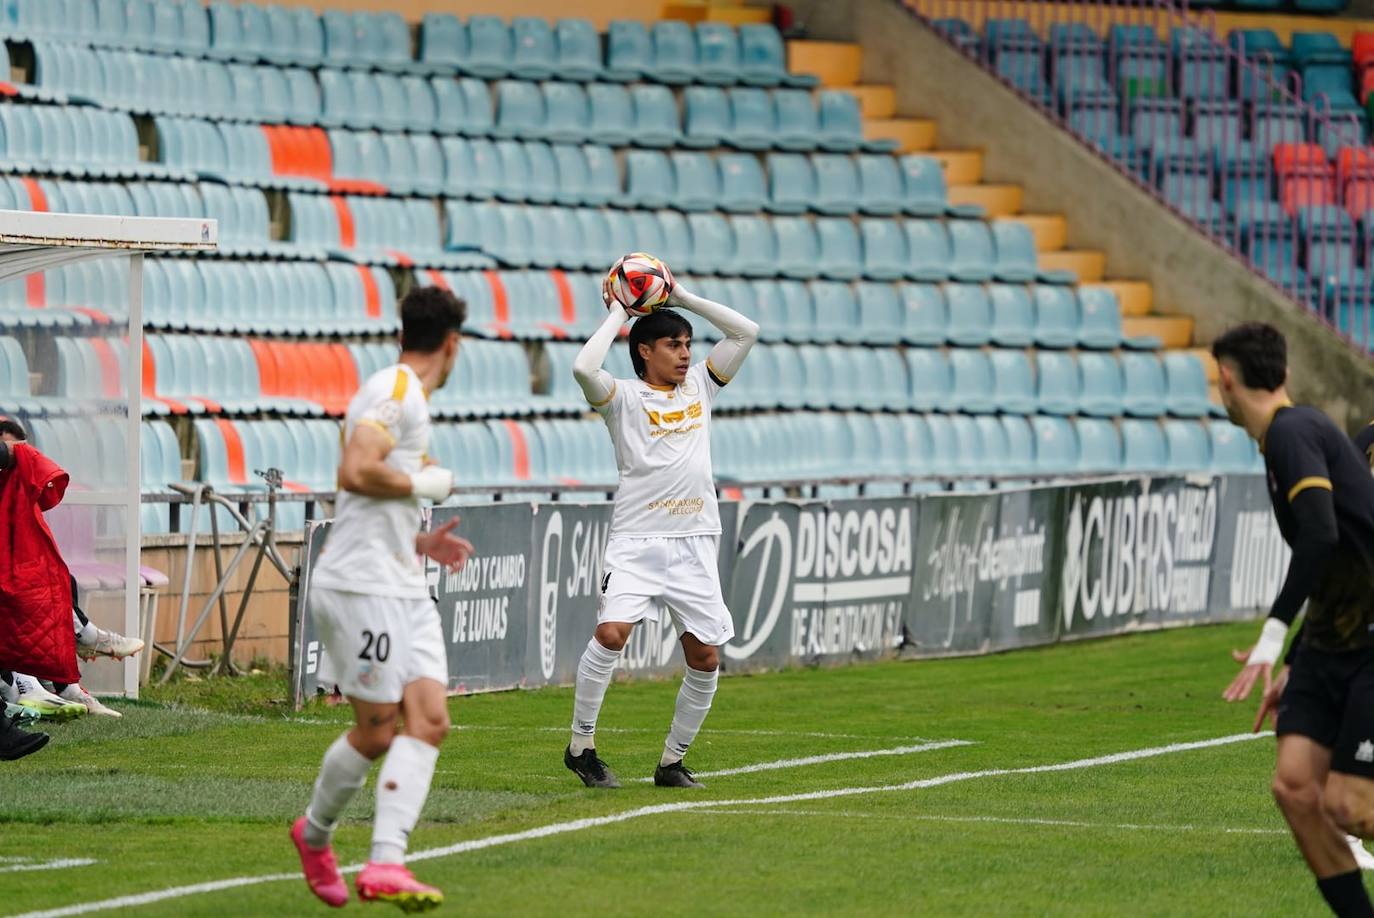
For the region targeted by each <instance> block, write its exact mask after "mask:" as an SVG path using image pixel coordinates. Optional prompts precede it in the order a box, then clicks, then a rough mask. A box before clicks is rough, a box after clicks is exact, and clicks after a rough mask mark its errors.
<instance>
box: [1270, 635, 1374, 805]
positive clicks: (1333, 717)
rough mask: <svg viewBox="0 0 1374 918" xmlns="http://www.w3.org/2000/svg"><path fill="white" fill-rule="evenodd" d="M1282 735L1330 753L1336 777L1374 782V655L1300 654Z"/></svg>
mask: <svg viewBox="0 0 1374 918" xmlns="http://www.w3.org/2000/svg"><path fill="white" fill-rule="evenodd" d="M1277 732H1278V735H1279V736H1286V735H1289V734H1297V735H1299V736H1305V737H1307V738H1309V739H1311V740H1312V741H1314V742H1316V743H1317V744H1318V745H1320V746H1324V747H1326V748H1327V749H1330V750H1331V770H1332V771H1338V772H1341V773H1342V774H1348V775H1357V776H1359V777H1361V778H1370V779H1374V650H1353V651H1346V652H1344V653H1327V652H1325V651H1321V650H1314V649H1313V648H1311V647H1309V646H1307V645H1305V644H1304V645H1303V646H1302V647H1300V648H1298V653H1297V655H1296V658H1295V659H1294V660H1293V667H1292V669H1291V670H1290V671H1289V673H1288V684H1287V685H1286V686H1285V687H1284V690H1283V697H1282V698H1280V699H1279V710H1278V729H1277Z"/></svg>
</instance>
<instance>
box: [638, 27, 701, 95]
mask: <svg viewBox="0 0 1374 918" xmlns="http://www.w3.org/2000/svg"><path fill="white" fill-rule="evenodd" d="M650 34H651V36H652V38H653V55H652V57H651V58H650V59H649V60H650V68H651V69H650V71H649V73H648V75H649V76H650V77H651V78H653V79H655V80H657V81H659V82H660V83H670V84H682V83H690V82H692V81H693V79H694V78H695V76H696V70H697V47H696V37H695V36H694V35H693V34H692V27H691V26H690V25H688V24H687V23H685V22H681V21H679V20H674V19H664V20H659V21H658V22H655V23H654V24H653V26H652V27H651V28H650Z"/></svg>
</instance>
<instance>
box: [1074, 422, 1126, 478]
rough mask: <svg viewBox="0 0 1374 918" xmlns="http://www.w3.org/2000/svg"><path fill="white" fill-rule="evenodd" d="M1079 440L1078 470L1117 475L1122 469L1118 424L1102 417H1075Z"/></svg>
mask: <svg viewBox="0 0 1374 918" xmlns="http://www.w3.org/2000/svg"><path fill="white" fill-rule="evenodd" d="M1073 427H1074V433H1075V435H1076V438H1077V440H1078V470H1079V471H1081V472H1088V473H1095V474H1098V475H1115V474H1119V472H1120V470H1121V434H1120V433H1118V432H1117V429H1116V425H1115V424H1113V423H1112V422H1111V421H1107V420H1103V419H1101V418H1074V421H1073Z"/></svg>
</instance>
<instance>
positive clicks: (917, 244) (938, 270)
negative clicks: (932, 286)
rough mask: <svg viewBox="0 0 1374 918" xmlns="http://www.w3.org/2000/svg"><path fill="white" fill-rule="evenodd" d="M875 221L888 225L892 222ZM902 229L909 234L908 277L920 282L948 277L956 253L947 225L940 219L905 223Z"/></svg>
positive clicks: (906, 269)
mask: <svg viewBox="0 0 1374 918" xmlns="http://www.w3.org/2000/svg"><path fill="white" fill-rule="evenodd" d="M866 222H867V221H866ZM876 222H877V223H879V224H886V223H889V222H891V221H886V220H879V221H876ZM903 229H904V231H905V233H906V254H907V257H906V264H905V273H906V276H907V277H908V278H909V279H911V280H918V281H941V280H946V279H947V278H949V276H950V264H951V262H952V260H953V254H952V252H951V251H950V243H949V233H948V232H947V231H946V229H945V225H944V224H943V223H941V222H940V221H938V220H906V221H904V222H903Z"/></svg>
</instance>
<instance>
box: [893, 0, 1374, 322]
mask: <svg viewBox="0 0 1374 918" xmlns="http://www.w3.org/2000/svg"><path fill="white" fill-rule="evenodd" d="M904 5H905V6H906V8H907V9H908V10H910V11H911V12H912V13H913V14H915V16H916V17H917V18H918V19H920V20H921V21H922V22H923V23H924V24H925V25H926V26H928V27H929V28H931V29H932V30H934V31H935V32H936V33H937V34H939V35H940V36H942V37H943V38H944V39H945V40H946V41H947V42H949V43H950V44H951V45H953V46H954V47H956V48H957V49H958V50H959V51H961V52H962V53H963V54H964V55H965V56H967V57H969V58H970V59H972V60H974V61H976V62H977V63H978V64H979V65H980V66H982V67H983V68H985V69H986V70H988V71H989V72H990V73H991V74H993V75H995V76H996V77H997V78H998V79H1000V80H1001V81H1002V82H1003V83H1004V84H1006V85H1007V86H1008V87H1010V88H1011V89H1013V90H1014V91H1016V92H1017V93H1018V94H1019V95H1020V96H1021V97H1022V98H1023V99H1025V100H1026V101H1027V102H1028V103H1030V104H1031V105H1033V106H1035V107H1036V108H1037V109H1039V110H1040V111H1041V112H1042V113H1044V114H1045V115H1046V116H1047V117H1048V118H1050V119H1051V120H1052V121H1054V122H1055V123H1056V124H1058V125H1059V126H1060V127H1061V128H1063V129H1064V130H1066V131H1069V132H1070V133H1071V134H1073V135H1074V136H1075V137H1077V138H1078V139H1079V140H1080V141H1081V142H1083V143H1084V144H1085V145H1087V146H1089V147H1090V148H1092V149H1093V150H1095V151H1096V152H1097V153H1098V154H1099V155H1100V156H1102V158H1104V159H1105V160H1107V161H1108V162H1109V163H1111V164H1112V165H1113V166H1114V167H1115V168H1116V169H1117V170H1119V171H1120V172H1121V173H1122V174H1123V175H1125V176H1127V177H1128V178H1129V179H1130V180H1131V181H1133V182H1135V183H1136V184H1137V185H1138V186H1139V187H1141V188H1142V189H1144V190H1145V191H1147V192H1148V193H1149V194H1151V195H1152V196H1153V197H1155V198H1156V199H1157V200H1158V201H1159V202H1160V203H1161V204H1163V205H1164V206H1166V207H1168V208H1169V209H1170V210H1172V211H1173V212H1174V213H1175V214H1177V215H1178V216H1179V217H1180V218H1182V219H1183V220H1185V221H1187V222H1188V223H1190V224H1191V225H1192V226H1193V227H1194V228H1195V229H1196V230H1197V231H1198V232H1200V233H1203V234H1204V235H1206V236H1207V237H1209V238H1210V239H1211V240H1213V241H1214V242H1216V243H1217V244H1218V245H1220V246H1222V247H1223V248H1224V249H1226V250H1227V251H1228V252H1230V254H1231V255H1233V256H1234V257H1236V258H1238V259H1240V260H1241V261H1242V262H1244V263H1245V264H1246V265H1247V266H1248V267H1249V268H1250V269H1251V270H1253V271H1254V272H1256V273H1257V274H1259V275H1260V276H1261V277H1263V278H1265V279H1266V280H1267V281H1268V282H1269V283H1270V284H1272V285H1273V286H1275V287H1277V288H1278V289H1279V290H1281V291H1282V292H1283V293H1284V294H1285V295H1286V296H1288V297H1289V298H1291V299H1293V300H1295V301H1297V302H1299V303H1301V304H1303V305H1305V306H1306V307H1308V308H1309V309H1311V310H1313V311H1314V312H1315V313H1316V314H1317V315H1318V316H1320V317H1321V318H1322V319H1323V320H1324V321H1326V322H1327V324H1329V325H1331V326H1332V327H1333V328H1334V329H1335V330H1336V331H1338V332H1339V333H1340V334H1342V335H1343V336H1345V337H1346V338H1347V340H1350V341H1352V342H1353V343H1354V344H1357V345H1359V346H1360V347H1362V348H1366V349H1367V348H1369V347H1370V345H1371V343H1374V342H1372V341H1371V337H1370V333H1369V321H1370V304H1371V284H1370V279H1371V271H1370V270H1369V266H1370V257H1369V253H1370V249H1371V243H1374V150H1371V149H1370V148H1368V147H1367V146H1366V137H1365V128H1364V114H1363V111H1358V110H1357V109H1356V108H1355V107H1353V106H1352V103H1353V104H1354V105H1358V104H1359V103H1358V100H1357V99H1356V95H1355V90H1357V89H1358V87H1356V86H1355V84H1354V81H1353V80H1352V79H1351V78H1350V74H1352V73H1353V72H1354V71H1352V69H1351V64H1350V60H1349V55H1348V54H1345V55H1342V54H1340V53H1336V52H1327V53H1325V54H1323V53H1320V52H1317V53H1314V54H1312V55H1310V56H1308V57H1305V59H1304V60H1305V62H1306V63H1307V64H1308V66H1309V69H1308V70H1307V73H1308V75H1309V77H1310V78H1311V85H1306V86H1305V85H1304V78H1303V74H1302V73H1301V72H1299V70H1298V69H1297V67H1296V66H1292V65H1291V64H1290V59H1289V53H1288V50H1287V49H1285V48H1283V47H1278V46H1276V45H1275V44H1273V43H1269V42H1266V41H1265V38H1266V36H1264V35H1262V34H1251V35H1247V34H1245V33H1243V32H1241V31H1233V32H1232V33H1231V34H1230V35H1229V36H1222V35H1220V34H1219V33H1218V31H1217V25H1216V14H1215V12H1214V11H1212V10H1210V9H1208V10H1190V9H1189V8H1188V7H1187V4H1186V2H1185V3H1184V4H1182V5H1176V4H1173V3H1170V2H1166V0H1083V2H1080V0H1074V2H1058V3H1055V2H1043V0H904ZM1342 67H1343V68H1344V69H1345V72H1346V77H1345V87H1344V94H1343V91H1342V88H1341V86H1340V83H1341V75H1340V68H1342ZM1312 68H1317V69H1312ZM1320 68H1328V69H1324V70H1323V69H1320ZM1328 84H1329V85H1330V87H1331V92H1330V93H1328V92H1326V91H1317V90H1319V89H1321V88H1323V87H1325V86H1327V85H1328ZM1333 96H1334V98H1333ZM1366 210H1368V211H1370V214H1369V216H1370V219H1368V220H1366V219H1365V216H1366V214H1365V212H1366Z"/></svg>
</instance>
